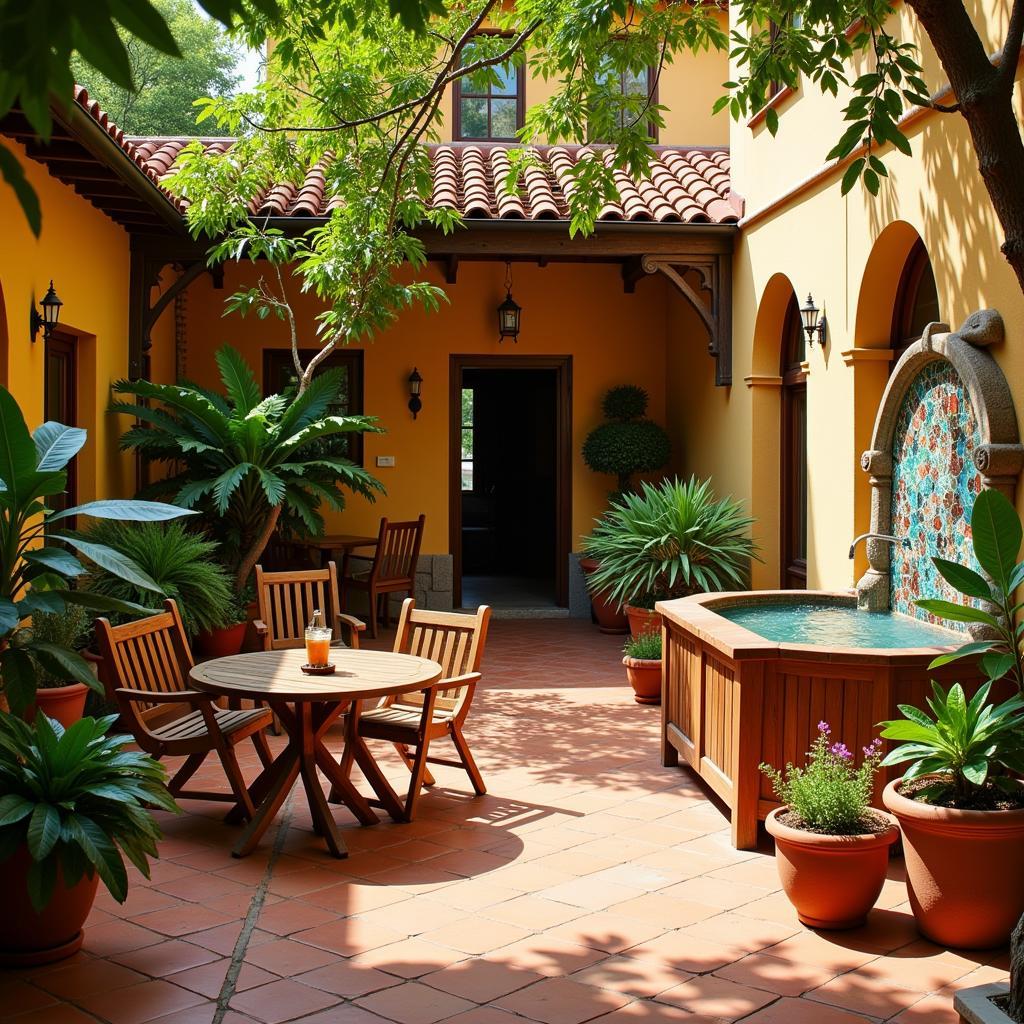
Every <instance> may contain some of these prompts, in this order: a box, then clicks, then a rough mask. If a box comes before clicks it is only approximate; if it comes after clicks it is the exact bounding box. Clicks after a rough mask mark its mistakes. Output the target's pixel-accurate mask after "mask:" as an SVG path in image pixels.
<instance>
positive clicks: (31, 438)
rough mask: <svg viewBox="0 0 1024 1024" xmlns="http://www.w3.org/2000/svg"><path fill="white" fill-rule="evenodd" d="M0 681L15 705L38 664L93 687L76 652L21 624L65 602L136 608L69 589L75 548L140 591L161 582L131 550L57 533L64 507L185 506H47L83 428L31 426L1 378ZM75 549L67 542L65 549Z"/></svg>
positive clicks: (132, 515) (130, 506) (165, 514)
mask: <svg viewBox="0 0 1024 1024" xmlns="http://www.w3.org/2000/svg"><path fill="white" fill-rule="evenodd" d="M0 438H2V439H3V444H0V681H2V695H3V696H4V697H6V699H7V702H8V704H9V706H10V707H11V709H12V710H14V711H16V712H18V713H21V712H23V711H24V710H25V709H26V708H28V707H29V706H30V705H31V703H32V701H33V700H34V699H35V692H36V686H37V685H38V672H39V669H40V668H42V669H43V670H44V671H46V672H47V673H49V674H50V675H52V676H57V677H60V678H62V679H65V680H68V679H73V680H77V681H78V682H82V683H86V684H87V685H89V686H91V687H93V688H94V689H98V688H99V683H98V682H97V681H96V676H95V675H94V674H93V672H92V670H91V669H90V668H89V665H88V663H87V662H86V661H85V659H84V658H82V657H81V655H79V654H77V653H76V652H75V651H73V650H71V649H69V648H68V647H66V646H64V645H62V644H59V643H51V642H48V641H46V640H42V639H38V638H34V637H33V635H32V632H31V630H30V629H29V623H30V622H31V619H32V617H33V616H34V615H36V614H37V613H39V612H51V613H54V614H57V615H60V614H63V613H64V612H65V611H66V610H67V608H68V606H69V605H81V606H82V607H84V608H87V609H89V610H91V611H95V612H104V613H105V612H109V611H144V610H145V609H141V608H140V607H139V606H138V605H130V604H126V603H124V602H122V601H117V600H114V599H112V598H107V597H103V596H101V595H99V594H88V593H86V592H84V591H81V590H76V589H73V587H72V586H71V585H70V584H69V581H70V580H72V579H74V578H75V577H79V576H81V575H83V574H84V572H85V568H84V566H83V565H82V563H81V562H80V561H79V559H78V558H77V557H76V555H75V553H74V552H75V551H77V552H78V553H79V554H84V555H86V556H87V557H89V558H91V559H92V560H93V561H94V562H96V563H97V564H99V565H103V566H104V567H105V568H107V569H109V570H110V571H112V572H118V573H121V574H122V575H123V576H124V577H126V578H127V579H130V580H132V581H134V582H135V583H136V584H137V585H138V586H139V587H141V588H142V589H143V590H144V591H146V592H147V593H151V594H159V592H160V591H159V587H158V586H157V585H156V583H154V582H153V580H151V579H150V578H149V577H148V576H147V575H146V574H145V573H144V572H143V571H142V570H141V569H140V568H139V567H138V566H137V565H136V564H135V563H134V562H132V560H131V559H129V558H125V557H124V556H123V555H122V554H120V553H119V552H117V551H114V550H112V549H110V548H105V547H103V545H101V544H92V543H89V542H88V541H86V540H84V539H82V537H81V536H80V535H78V534H74V533H70V532H61V528H62V526H64V525H65V524H66V522H67V520H68V519H69V518H70V517H72V516H82V517H83V518H88V517H92V518H96V519H122V520H124V519H131V520H141V521H157V520H164V519H175V518H177V517H178V516H184V515H188V514H189V513H188V512H187V511H186V510H184V509H182V508H179V507H177V506H175V505H165V504H162V503H158V502H149V501H116V500H105V501H91V502H87V503H86V504H84V505H76V506H73V507H71V508H67V509H64V510H63V511H61V512H54V511H53V510H52V509H49V508H47V504H46V502H47V499H50V498H53V497H56V496H57V495H60V494H63V493H64V491H65V489H66V487H67V470H66V467H67V465H68V463H69V462H70V461H71V460H72V459H73V458H74V457H75V456H76V455H77V454H78V452H79V451H80V450H81V448H82V445H84V444H85V439H86V432H85V431H84V430H81V429H79V428H77V427H66V426H64V425H63V424H60V423H53V422H48V423H44V424H43V425H42V426H40V427H39V428H38V429H37V430H36V431H35V433H34V434H32V433H29V429H28V427H27V426H26V424H25V418H24V416H22V414H21V410H20V409H19V408H18V403H17V402H16V401H15V400H14V398H13V396H12V395H11V394H10V392H9V391H7V390H5V389H4V388H2V387H0ZM72 549H73V550H72Z"/></svg>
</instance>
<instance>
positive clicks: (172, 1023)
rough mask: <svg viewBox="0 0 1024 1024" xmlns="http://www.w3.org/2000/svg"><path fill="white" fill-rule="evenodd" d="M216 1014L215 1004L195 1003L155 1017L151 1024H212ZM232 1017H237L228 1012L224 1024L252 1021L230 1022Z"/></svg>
mask: <svg viewBox="0 0 1024 1024" xmlns="http://www.w3.org/2000/svg"><path fill="white" fill-rule="evenodd" d="M216 1013H217V1004H216V1003H215V1002H214V1001H213V1000H210V1001H208V1002H204V1003H197V1004H196V1005H195V1006H190V1007H188V1008H187V1009H185V1010H175V1011H173V1012H172V1013H169V1014H167V1015H166V1016H164V1017H157V1018H156V1019H155V1020H153V1021H152V1022H151V1024H213V1018H214V1016H215V1015H216ZM232 1016H237V1015H233V1014H232V1011H230V1010H229V1011H228V1012H227V1013H226V1014H225V1016H224V1024H248V1022H250V1021H251V1020H252V1018H251V1017H246V1018H245V1019H244V1020H238V1019H236V1020H235V1021H234V1022H232V1020H231V1017H232Z"/></svg>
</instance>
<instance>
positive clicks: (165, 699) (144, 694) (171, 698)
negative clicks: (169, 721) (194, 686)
mask: <svg viewBox="0 0 1024 1024" xmlns="http://www.w3.org/2000/svg"><path fill="white" fill-rule="evenodd" d="M114 693H115V694H116V695H117V696H118V697H123V698H124V699H125V700H144V701H145V702H146V703H147V704H196V703H198V702H199V701H204V702H206V703H209V702H210V700H211V699H212V698H211V697H210V694H208V693H202V692H200V691H199V690H175V691H174V692H173V693H156V692H153V691H151V690H129V689H125V688H120V689H117V690H115V691H114Z"/></svg>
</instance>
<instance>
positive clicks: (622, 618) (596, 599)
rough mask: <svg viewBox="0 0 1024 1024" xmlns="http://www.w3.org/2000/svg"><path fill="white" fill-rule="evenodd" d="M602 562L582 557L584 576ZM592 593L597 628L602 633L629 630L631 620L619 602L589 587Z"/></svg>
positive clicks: (618, 632)
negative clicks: (596, 592)
mask: <svg viewBox="0 0 1024 1024" xmlns="http://www.w3.org/2000/svg"><path fill="white" fill-rule="evenodd" d="M599 564H600V563H599V562H598V561H597V559H596V558H581V559H580V568H581V569H582V570H583V574H584V576H589V575H590V574H591V573H592V572H595V571H596V570H597V567H598V565H599ZM587 590H588V592H589V593H590V603H591V605H592V606H593V608H594V618H596V619H597V628H598V629H599V630H601V632H602V633H612V634H616V635H619V634H622V633H628V632H629V622H628V620H627V619H626V614H625V612H623V611H621V610H620V609H619V607H618V604H617V603H616V602H615V601H612V600H610V599H609V598H608V596H607V593H606V592H605V591H603V590H602V591H601V593H599V594H595V593H594V592H593V591H591V590H590V588H589V587H587Z"/></svg>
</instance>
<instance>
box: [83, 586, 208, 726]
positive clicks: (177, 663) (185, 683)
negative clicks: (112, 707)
mask: <svg viewBox="0 0 1024 1024" xmlns="http://www.w3.org/2000/svg"><path fill="white" fill-rule="evenodd" d="M164 609H165V610H164V611H162V612H160V613H158V614H157V615H150V616H149V617H148V618H145V619H138V620H136V621H135V622H126V623H125V624H124V625H123V626H112V625H111V624H110V621H109V620H108V619H105V618H100V619H97V620H96V627H95V628H96V642H97V644H98V645H99V649H100V654H102V655H103V665H102V671H101V675H102V677H103V685H104V688H105V690H106V692H107V699H108V700H109V701H110V702H111V703H112V704H113V703H116V702H117V698H116V696H115V693H114V691H115V690H118V689H127V690H147V691H149V692H151V693H153V694H160V693H178V692H180V691H182V690H187V689H189V686H190V684H189V671H190V670H191V669H192V666H193V665H194V664H195V662H194V661H193V659H192V652H191V650H190V649H189V646H188V638H187V636H186V635H185V627H184V625H183V624H182V621H181V613H180V612H179V611H178V606H177V605H176V604H175V603H174V601H172V600H170V599H168V600H166V601H164ZM132 708H133V710H134V712H135V715H136V716H137V718H138V723H129V726H132V725H135V724H139V725H143V726H145V725H147V724H149V723H150V722H151V721H152V720H153V719H155V718H161V717H164V716H166V715H168V714H181V712H182V706H181V705H167V704H160V703H153V704H150V703H148V702H143V701H133V702H132Z"/></svg>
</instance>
